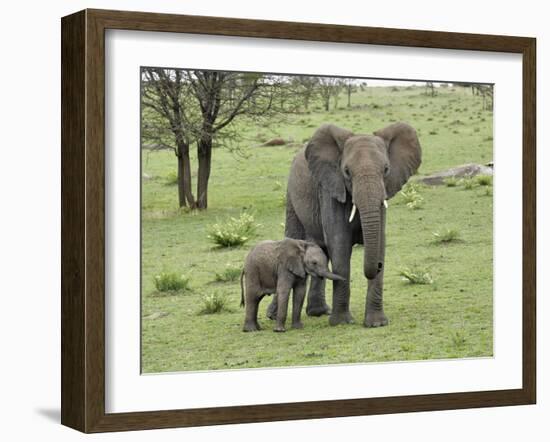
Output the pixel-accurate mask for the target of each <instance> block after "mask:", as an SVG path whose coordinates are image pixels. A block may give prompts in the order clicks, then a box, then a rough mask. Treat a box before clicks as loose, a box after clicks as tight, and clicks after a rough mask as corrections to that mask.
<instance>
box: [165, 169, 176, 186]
mask: <svg viewBox="0 0 550 442" xmlns="http://www.w3.org/2000/svg"><path fill="white" fill-rule="evenodd" d="M164 184H166V185H167V186H174V185H176V184H178V174H177V173H176V172H175V171H171V172H168V174H166V176H165V177H164Z"/></svg>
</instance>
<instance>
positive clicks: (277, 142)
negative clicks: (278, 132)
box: [262, 138, 286, 146]
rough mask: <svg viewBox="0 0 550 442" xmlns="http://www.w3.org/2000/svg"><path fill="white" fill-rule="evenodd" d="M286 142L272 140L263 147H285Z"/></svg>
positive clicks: (280, 139)
mask: <svg viewBox="0 0 550 442" xmlns="http://www.w3.org/2000/svg"><path fill="white" fill-rule="evenodd" d="M285 144H286V141H285V140H284V139H282V138H272V139H271V140H268V141H266V142H265V143H263V144H262V146H284V145H285Z"/></svg>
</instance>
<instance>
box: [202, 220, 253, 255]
mask: <svg viewBox="0 0 550 442" xmlns="http://www.w3.org/2000/svg"><path fill="white" fill-rule="evenodd" d="M259 226H260V225H259V224H256V223H255V222H254V217H253V216H252V215H250V214H249V213H242V214H241V216H240V217H239V218H234V217H231V218H229V220H228V221H226V222H225V223H223V224H220V223H216V224H214V225H212V226H211V227H210V228H209V233H208V238H209V239H210V240H212V241H213V242H214V243H215V244H216V245H217V246H218V247H235V246H242V245H243V244H245V243H246V242H247V241H248V240H249V238H250V237H251V236H252V235H254V233H255V232H256V229H257V228H258V227H259Z"/></svg>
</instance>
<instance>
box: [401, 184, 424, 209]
mask: <svg viewBox="0 0 550 442" xmlns="http://www.w3.org/2000/svg"><path fill="white" fill-rule="evenodd" d="M418 190H419V186H418V184H415V183H408V184H407V185H406V186H405V187H403V190H401V192H399V193H400V194H401V196H402V197H403V201H405V204H406V206H407V207H408V208H409V209H413V210H414V209H420V208H422V206H423V205H424V198H422V195H420V193H419V191H418Z"/></svg>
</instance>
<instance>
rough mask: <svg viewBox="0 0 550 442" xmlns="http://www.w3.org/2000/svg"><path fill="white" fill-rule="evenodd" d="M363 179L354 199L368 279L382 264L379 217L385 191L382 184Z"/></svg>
mask: <svg viewBox="0 0 550 442" xmlns="http://www.w3.org/2000/svg"><path fill="white" fill-rule="evenodd" d="M365 181H366V182H364V183H363V186H361V190H363V192H361V194H359V195H355V198H354V201H355V204H356V205H357V210H358V212H359V216H360V217H361V229H362V231H363V245H364V249H365V256H364V261H363V272H364V273H365V276H366V277H367V278H368V279H374V278H376V275H378V273H379V272H380V271H381V270H382V266H383V263H382V253H381V250H380V245H381V244H382V243H381V239H382V238H381V236H382V235H383V232H382V230H381V226H382V222H381V219H382V210H383V208H382V205H383V203H384V195H385V193H384V188H383V186H382V184H378V183H376V182H371V181H370V180H365ZM357 193H359V192H357Z"/></svg>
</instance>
